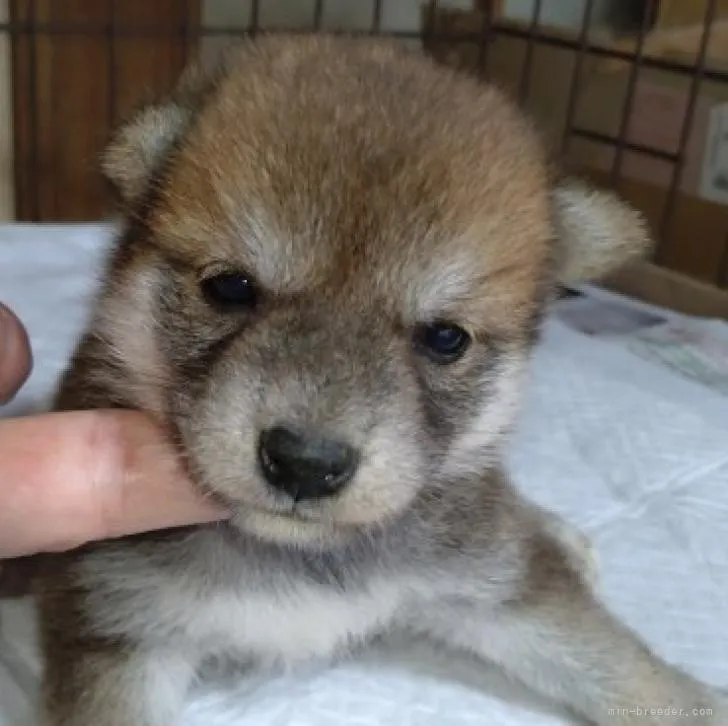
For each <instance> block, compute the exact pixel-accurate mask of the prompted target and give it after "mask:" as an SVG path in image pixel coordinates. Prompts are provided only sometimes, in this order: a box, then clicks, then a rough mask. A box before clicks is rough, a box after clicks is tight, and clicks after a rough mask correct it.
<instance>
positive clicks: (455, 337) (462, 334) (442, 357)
mask: <svg viewBox="0 0 728 726" xmlns="http://www.w3.org/2000/svg"><path fill="white" fill-rule="evenodd" d="M414 344H415V347H416V348H417V350H419V351H420V352H422V353H423V354H424V355H426V356H427V357H428V358H430V359H431V360H432V361H434V362H435V363H443V364H444V363H453V362H455V361H456V360H458V358H460V357H462V355H463V354H464V353H465V351H466V350H467V349H468V346H469V345H470V336H469V335H468V333H467V332H466V331H465V330H463V329H462V328H461V327H459V326H457V325H453V324H451V323H440V322H437V323H426V324H424V325H419V326H418V327H417V329H416V330H415V335H414Z"/></svg>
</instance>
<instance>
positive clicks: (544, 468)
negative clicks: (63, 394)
mask: <svg viewBox="0 0 728 726" xmlns="http://www.w3.org/2000/svg"><path fill="white" fill-rule="evenodd" d="M104 230H105V228H103V227H99V226H98V225H84V226H52V227H51V226H44V227H33V226H21V225H14V226H6V227H0V299H2V300H3V301H4V302H6V303H9V304H10V305H12V306H13V307H14V308H15V309H16V310H17V312H18V313H19V314H20V315H21V316H22V317H23V319H24V321H25V322H26V323H27V325H28V328H29V332H30V337H31V340H32V344H33V347H34V350H35V358H36V367H35V371H34V373H33V376H32V378H31V380H30V381H29V383H28V386H27V387H26V389H25V390H24V391H23V393H22V394H21V395H20V396H19V397H18V399H17V400H16V401H15V402H14V403H13V404H12V405H11V406H10V407H8V408H7V409H4V410H3V411H2V414H3V415H13V414H19V413H23V412H27V411H29V410H37V409H43V408H44V407H45V406H46V405H47V400H48V395H49V393H50V390H51V387H52V385H53V383H54V381H55V379H56V376H57V375H58V372H59V370H60V368H61V367H62V366H63V364H64V363H65V361H66V359H67V357H68V354H69V353H70V351H71V349H72V346H73V341H74V336H75V335H76V334H77V332H78V331H79V330H80V328H81V327H82V325H83V323H84V321H85V319H86V313H87V306H86V303H85V301H86V299H87V296H88V294H89V291H90V290H91V289H92V286H93V282H94V273H95V270H96V269H97V265H98V262H99V252H100V250H101V247H102V246H101V245H100V241H101V240H102V239H103V238H104V237H105V232H104ZM511 458H512V462H513V469H514V472H515V475H516V479H517V481H518V482H519V484H520V486H521V487H522V488H523V490H524V491H525V492H526V493H527V494H528V495H529V496H531V497H532V498H534V499H536V500H537V501H539V502H541V503H543V504H546V505H548V506H551V507H553V508H554V509H556V510H558V511H560V512H561V513H562V514H564V515H565V516H566V517H568V518H570V519H571V520H572V521H574V522H575V523H577V524H578V525H579V526H581V527H583V528H584V529H585V530H586V531H587V532H588V534H589V535H590V536H591V537H592V538H593V541H594V544H595V546H596V548H597V552H598V555H599V558H600V561H601V570H602V575H601V577H602V585H601V588H602V593H603V597H604V599H605V601H606V602H607V604H608V605H609V606H610V607H611V608H612V609H613V610H614V611H615V612H616V613H617V614H618V615H620V616H621V617H623V618H624V619H625V620H626V621H627V622H628V623H629V624H630V625H631V626H633V627H634V628H636V629H637V630H638V631H639V632H641V633H642V635H643V637H644V638H645V639H646V640H647V641H648V642H649V643H650V644H652V645H653V646H654V647H655V648H656V649H657V650H658V651H659V652H661V653H662V654H663V655H665V656H667V657H668V658H669V659H672V660H674V661H676V662H679V663H682V664H683V665H684V666H685V667H686V668H687V669H688V670H690V671H692V672H693V673H694V674H696V675H697V676H699V677H702V678H703V679H705V680H707V681H709V682H713V683H715V684H717V685H726V684H728V524H727V523H728V400H726V399H725V398H724V397H723V398H721V397H718V396H716V395H713V394H711V393H710V392H709V391H707V390H706V389H704V388H701V387H699V386H698V385H697V384H694V383H692V382H690V381H687V380H683V379H681V378H678V377H677V376H675V375H673V374H672V373H669V372H668V371H666V370H663V369H661V368H658V367H656V366H655V365H653V364H651V363H648V362H646V361H643V360H641V359H639V358H637V357H635V356H633V355H632V354H630V353H629V352H627V351H625V350H622V349H620V348H619V347H617V346H616V345H613V344H610V343H607V342H600V341H596V340H593V339H590V338H587V337H585V336H582V335H580V334H578V333H575V332H573V331H571V330H569V329H567V328H566V327H564V326H563V325H562V324H560V323H558V322H557V321H555V320H553V319H552V320H550V321H549V322H548V324H547V329H546V336H545V340H544V342H543V344H542V345H541V347H540V348H539V351H538V353H537V355H536V360H535V365H534V372H533V378H532V382H531V385H530V389H529V392H528V399H527V405H526V409H525V411H524V415H523V420H522V427H521V431H520V434H519V436H518V437H517V440H516V442H515V446H514V447H513V450H512V454H511ZM391 650H392V652H391V653H386V654H384V653H377V652H372V653H370V654H365V655H364V656H363V657H361V658H358V659H354V660H352V661H350V662H347V663H345V664H342V665H339V666H337V667H333V668H325V669H324V668H311V669H308V670H307V671H305V672H302V673H297V674H289V675H285V676H281V677H277V678H273V679H267V680H265V681H263V682H256V683H247V682H238V683H234V682H233V683H229V684H222V685H219V686H216V687H212V686H211V687H208V688H205V689H204V690H203V692H201V693H199V694H195V696H194V698H193V699H192V700H191V702H190V706H189V708H188V711H187V713H186V715H185V718H184V723H183V726H232V724H235V726H247V725H249V726H253V725H254V724H255V725H256V726H264V725H265V726H268V725H269V726H340V725H341V724H356V725H358V726H384V725H387V726H389V725H390V724H402V726H406V725H408V724H412V725H414V724H417V726H450V725H453V726H454V725H455V724H459V725H467V724H483V723H492V724H495V725H499V724H516V725H517V726H556V725H557V724H566V723H569V721H567V720H566V719H565V717H564V716H562V715H560V714H558V713H557V712H556V711H553V710H551V709H548V708H545V707H544V706H543V705H539V704H537V703H536V702H535V701H534V702H527V701H526V700H524V699H523V698H522V694H519V693H516V691H515V690H514V691H512V693H513V694H515V695H514V697H513V698H511V697H510V695H509V694H510V693H511V692H510V691H509V690H508V688H506V687H505V686H504V685H503V683H502V681H501V679H499V678H498V677H497V674H494V673H490V672H488V671H487V670H486V669H484V668H481V667H480V666H477V665H475V664H473V663H472V662H469V661H467V660H465V659H459V658H455V657H452V656H447V655H445V654H442V653H440V654H438V653H435V652H433V651H432V650H431V649H430V648H427V647H425V646H420V645H415V646H406V645H402V646H401V647H400V646H398V645H396V644H395V645H394V646H393V647H392V649H391ZM3 662H5V667H6V669H7V667H8V664H10V672H11V673H12V674H13V675H12V676H8V675H7V673H6V675H5V677H4V678H3V675H2V673H3V670H2V668H3V666H2V664H3ZM36 673H37V657H36V651H35V645H34V642H33V622H32V609H31V608H30V606H29V605H28V604H25V603H15V604H13V605H11V606H8V605H6V606H3V607H2V608H0V725H1V726H21V725H23V726H25V724H27V725H28V726H29V725H30V724H32V723H33V720H32V718H31V717H29V716H28V710H27V709H28V702H29V700H31V699H32V686H31V684H32V681H33V680H34V678H35V674H36ZM23 691H24V692H25V694H26V695H25V696H23ZM28 693H30V694H31V695H27V694H28Z"/></svg>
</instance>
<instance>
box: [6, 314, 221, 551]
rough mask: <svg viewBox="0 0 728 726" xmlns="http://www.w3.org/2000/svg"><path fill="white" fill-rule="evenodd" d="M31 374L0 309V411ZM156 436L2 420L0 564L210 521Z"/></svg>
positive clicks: (103, 414) (67, 422)
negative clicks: (29, 555) (32, 555)
mask: <svg viewBox="0 0 728 726" xmlns="http://www.w3.org/2000/svg"><path fill="white" fill-rule="evenodd" d="M31 365H32V357H31V351H30V345H29V342H28V336H27V334H26V332H25V330H24V328H23V326H22V324H21V323H20V321H19V320H18V319H17V317H15V315H14V314H13V313H12V312H10V310H8V309H7V308H6V307H4V306H3V305H0V403H7V401H8V400H9V399H10V398H12V396H13V395H14V393H15V392H17V390H18V389H19V388H20V387H21V386H22V384H23V383H24V382H25V380H26V379H27V377H28V375H29V372H30V369H31ZM225 516H226V513H225V512H224V511H223V510H221V509H219V508H218V507H217V506H215V505H214V504H213V503H212V502H210V501H206V500H205V499H203V497H202V496H201V495H200V494H199V493H198V492H196V491H195V489H194V487H193V485H192V483H191V482H190V481H189V480H188V478H187V476H186V475H185V472H184V468H183V466H182V464H181V462H180V460H179V457H178V455H177V453H176V451H175V449H174V447H173V445H172V444H171V443H170V442H169V440H168V439H167V438H166V437H165V435H164V432H163V431H162V430H161V429H160V427H159V426H157V425H156V424H155V423H154V422H153V421H151V420H150V419H149V418H148V417H146V416H145V415H144V414H142V413H139V412H135V411H116V410H114V411H111V410H110V411H78V412H69V413H48V414H41V415H37V416H27V417H23V418H11V419H0V559H2V558H3V557H16V556H21V555H28V554H36V553H40V552H55V551H62V550H66V549H71V548H73V547H76V546H79V545H81V544H84V543H86V542H90V541H93V540H99V539H106V538H112V537H119V536H123V535H127V534H137V533H140V532H144V531H147V530H155V529H164V528H167V527H174V526H181V525H187V524H197V523H204V522H210V521H216V520H220V519H223V518H225Z"/></svg>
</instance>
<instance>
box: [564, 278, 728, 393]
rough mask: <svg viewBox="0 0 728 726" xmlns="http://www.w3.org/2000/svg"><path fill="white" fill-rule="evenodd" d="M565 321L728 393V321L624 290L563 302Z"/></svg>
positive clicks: (584, 293)
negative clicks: (652, 302)
mask: <svg viewBox="0 0 728 726" xmlns="http://www.w3.org/2000/svg"><path fill="white" fill-rule="evenodd" d="M555 314H556V316H557V317H558V318H560V319H561V320H562V322H564V323H566V324H567V325H569V326H570V327H572V328H574V329H575V330H578V331H579V332H581V333H584V334H586V335H592V336H596V337H599V338H603V339H608V340H611V341H613V342H615V343H617V344H619V345H621V346H623V347H625V348H627V349H628V350H630V351H631V352H632V353H634V354H635V355H638V356H640V357H641V358H644V359H646V360H649V361H652V362H653V363H657V364H658V365H662V366H664V367H665V368H668V369H670V370H672V371H673V372H675V373H677V374H679V375H681V376H683V377H685V378H689V379H691V380H693V381H697V382H698V383H700V384H702V385H704V386H707V387H708V388H710V389H712V390H714V391H716V392H718V393H720V394H722V395H726V396H728V323H726V322H723V321H721V320H713V319H707V318H692V317H688V316H684V315H677V314H675V313H672V312H670V311H668V310H663V309H661V308H655V307H652V306H649V305H643V304H642V303H639V302H637V301H633V300H631V299H629V298H625V297H623V296H620V295H614V294H612V293H606V292H604V291H599V293H598V294H594V293H591V292H590V291H589V290H588V289H587V291H579V292H577V293H576V294H573V295H572V296H570V297H567V298H565V299H563V300H561V301H560V302H559V303H557V305H556V308H555Z"/></svg>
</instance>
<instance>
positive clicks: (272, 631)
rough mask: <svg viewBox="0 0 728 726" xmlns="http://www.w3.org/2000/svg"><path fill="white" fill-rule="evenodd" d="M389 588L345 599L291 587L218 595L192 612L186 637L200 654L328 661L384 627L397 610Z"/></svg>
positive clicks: (332, 593)
mask: <svg viewBox="0 0 728 726" xmlns="http://www.w3.org/2000/svg"><path fill="white" fill-rule="evenodd" d="M399 604H400V598H399V597H398V595H397V593H396V592H394V591H393V590H392V588H388V587H386V586H384V587H381V588H378V590H377V592H376V594H374V593H373V592H357V593H347V592H342V591H336V590H334V589H328V588H315V587H307V586H305V585H302V586H298V587H292V588H291V589H289V590H286V591H280V592H272V591H271V592H265V591H263V592H257V593H256V592H254V593H241V594H235V593H218V594H215V595H213V596H212V597H210V598H209V599H206V600H205V601H204V602H200V603H198V604H197V605H196V606H195V607H193V608H190V610H189V612H188V618H187V623H185V626H184V631H185V636H186V638H189V639H191V640H192V641H193V642H194V645H195V647H196V648H197V649H199V650H200V651H203V652H204V651H206V652H207V654H212V655H214V654H220V653H227V654H230V655H233V656H235V655H239V656H243V657H247V656H253V657H255V658H258V659H262V660H265V661H279V662H284V663H293V662H297V661H301V660H305V659H309V658H317V657H324V658H325V657H329V656H332V655H335V654H336V653H337V652H339V651H342V650H345V649H347V648H349V647H353V646H356V645H358V644H360V643H362V642H363V641H364V640H366V639H367V637H368V636H370V635H371V634H372V633H374V632H376V631H378V630H379V629H381V628H383V627H386V625H387V623H388V622H389V621H391V619H392V617H393V616H394V614H395V611H396V610H397V608H398V607H399Z"/></svg>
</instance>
